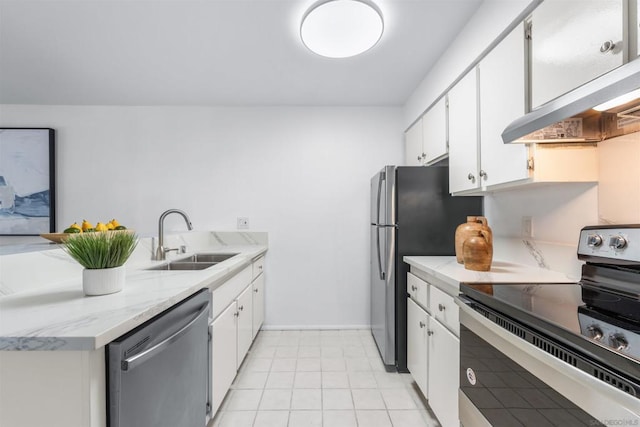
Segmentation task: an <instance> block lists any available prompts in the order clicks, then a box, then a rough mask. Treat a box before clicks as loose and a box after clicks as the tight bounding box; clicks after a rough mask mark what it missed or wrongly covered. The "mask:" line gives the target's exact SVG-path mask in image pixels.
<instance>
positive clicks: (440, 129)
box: [422, 96, 449, 164]
mask: <svg viewBox="0 0 640 427" xmlns="http://www.w3.org/2000/svg"><path fill="white" fill-rule="evenodd" d="M422 146H423V148H424V153H425V155H426V157H425V159H424V162H425V163H426V164H431V163H434V162H436V161H438V160H441V159H443V158H445V157H446V156H447V153H448V152H449V151H448V147H447V100H446V97H444V96H443V97H442V98H441V99H440V101H438V102H437V103H436V104H435V105H434V106H433V107H431V108H430V109H429V111H427V112H426V113H425V115H424V116H423V117H422Z"/></svg>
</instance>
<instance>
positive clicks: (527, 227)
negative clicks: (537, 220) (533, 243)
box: [521, 216, 533, 238]
mask: <svg viewBox="0 0 640 427" xmlns="http://www.w3.org/2000/svg"><path fill="white" fill-rule="evenodd" d="M521 233H522V237H526V238H532V237H533V218H531V217H530V216H523V217H522V230H521Z"/></svg>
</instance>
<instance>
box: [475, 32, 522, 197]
mask: <svg viewBox="0 0 640 427" xmlns="http://www.w3.org/2000/svg"><path fill="white" fill-rule="evenodd" d="M524 31H525V28H524V25H519V26H517V27H516V28H515V29H514V30H513V31H511V33H510V34H509V35H508V36H507V37H505V38H504V39H503V40H502V41H501V42H500V44H498V45H497V46H496V47H495V48H494V49H493V50H492V51H491V52H489V54H488V55H487V56H485V57H484V58H483V59H482V61H480V63H479V64H478V81H479V83H478V84H479V87H480V91H479V92H480V93H479V101H480V102H479V105H480V159H481V165H480V171H479V174H480V175H481V176H480V177H479V178H480V180H481V182H480V185H481V186H493V185H498V184H504V183H507V182H513V181H518V180H522V179H526V178H528V177H529V172H530V171H529V164H528V161H527V157H528V148H527V146H526V145H523V144H504V143H503V141H502V131H503V130H504V129H505V128H506V127H507V125H509V124H510V123H511V122H512V121H513V120H515V119H517V118H518V117H520V116H522V115H524V113H525V108H526V97H525V94H526V69H527V65H526V61H525V58H526V53H525V38H524V36H525V33H524Z"/></svg>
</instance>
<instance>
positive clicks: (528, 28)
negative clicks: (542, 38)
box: [524, 22, 531, 40]
mask: <svg viewBox="0 0 640 427" xmlns="http://www.w3.org/2000/svg"><path fill="white" fill-rule="evenodd" d="M524 38H525V39H527V40H531V22H527V25H525V27H524Z"/></svg>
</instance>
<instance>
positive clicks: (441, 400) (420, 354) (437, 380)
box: [407, 270, 460, 427]
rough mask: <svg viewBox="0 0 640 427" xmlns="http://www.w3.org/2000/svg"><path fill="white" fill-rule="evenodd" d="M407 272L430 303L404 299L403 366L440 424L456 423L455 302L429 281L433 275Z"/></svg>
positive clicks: (457, 350)
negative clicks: (404, 346)
mask: <svg viewBox="0 0 640 427" xmlns="http://www.w3.org/2000/svg"><path fill="white" fill-rule="evenodd" d="M412 272H414V271H413V270H412ZM414 273H415V272H414ZM409 276H410V277H411V278H412V281H413V282H414V283H415V282H416V281H421V282H422V283H423V286H424V287H426V288H427V291H428V293H429V298H428V300H429V302H430V304H429V305H428V306H422V305H420V304H419V303H418V302H417V301H415V300H414V299H413V298H412V297H410V298H408V299H407V368H408V369H409V372H411V376H412V377H413V379H414V381H415V382H416V384H417V385H418V387H419V388H420V391H422V393H423V394H424V396H425V397H426V398H427V400H428V401H429V406H430V407H431V409H432V410H433V413H434V414H435V415H436V417H437V418H438V421H440V425H442V427H458V426H459V425H460V421H459V415H458V388H459V386H460V379H459V378H458V376H459V372H458V371H459V366H458V365H459V363H460V339H459V338H458V336H456V335H455V331H459V324H458V323H455V324H454V320H455V322H457V319H458V317H457V314H458V313H457V312H455V313H454V310H457V305H456V304H455V302H454V301H453V298H452V297H451V296H450V295H448V294H446V293H444V292H443V291H442V290H440V289H438V288H437V287H436V286H435V285H433V283H435V282H436V279H434V281H433V282H432V281H431V280H430V281H429V282H427V281H424V280H422V279H420V278H417V277H416V276H415V275H413V274H411V273H409ZM410 295H411V294H410ZM444 313H447V316H444ZM441 322H444V323H441ZM449 328H450V329H449Z"/></svg>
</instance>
